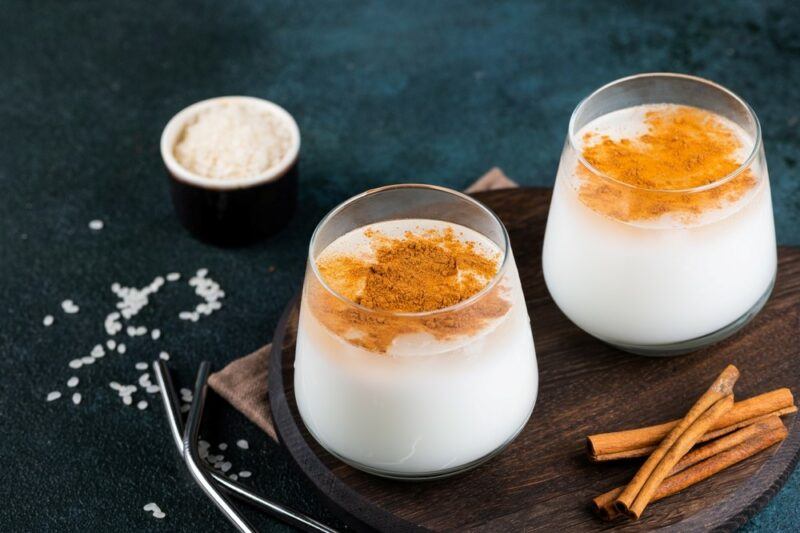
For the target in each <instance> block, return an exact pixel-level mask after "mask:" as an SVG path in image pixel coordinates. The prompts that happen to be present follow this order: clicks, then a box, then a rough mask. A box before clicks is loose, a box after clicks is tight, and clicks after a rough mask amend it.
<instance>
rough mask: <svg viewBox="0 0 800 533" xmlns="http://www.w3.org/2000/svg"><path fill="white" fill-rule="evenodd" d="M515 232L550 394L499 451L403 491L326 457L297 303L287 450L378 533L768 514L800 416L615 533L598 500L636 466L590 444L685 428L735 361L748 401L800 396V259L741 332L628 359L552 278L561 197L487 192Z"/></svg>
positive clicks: (666, 522) (286, 335)
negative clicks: (564, 303)
mask: <svg viewBox="0 0 800 533" xmlns="http://www.w3.org/2000/svg"><path fill="white" fill-rule="evenodd" d="M476 197H477V198H479V199H480V200H481V201H483V202H485V203H486V204H487V205H489V206H490V207H491V208H492V209H494V210H495V211H496V212H497V214H498V215H499V216H500V218H501V219H502V220H503V222H504V223H505V224H506V226H507V227H508V231H509V234H510V235H511V242H512V247H513V249H514V255H515V257H516V260H517V264H518V266H519V271H520V274H521V277H522V285H523V288H524V291H525V296H526V300H527V304H528V310H529V312H530V315H531V320H532V327H533V333H534V339H535V343H536V352H537V357H538V362H539V373H540V389H539V397H538V400H537V403H536V407H535V408H534V411H533V416H532V417H531V420H530V421H529V422H528V424H527V426H526V427H525V429H524V430H523V432H522V433H521V434H520V436H519V437H517V439H516V440H515V441H514V442H513V443H512V444H511V445H510V446H509V447H508V448H507V449H506V450H504V451H503V452H502V453H501V454H499V455H498V456H497V457H495V458H493V459H492V460H490V461H488V462H487V463H484V464H483V465H481V466H480V467H478V468H476V469H474V470H472V471H470V472H467V473H465V474H463V475H460V476H456V477H453V478H449V479H444V480H439V481H431V482H416V483H415V482H397V481H389V480H384V479H380V478H377V477H374V476H370V475H368V474H364V473H361V472H359V471H357V470H355V469H353V468H351V467H349V466H347V465H345V464H343V463H341V462H340V461H338V460H336V459H335V458H333V457H332V456H331V455H330V454H328V453H326V452H325V451H324V450H323V449H322V448H321V447H320V446H319V445H318V444H317V443H316V442H315V441H314V440H313V439H312V438H311V437H310V436H309V434H308V432H307V431H306V429H305V426H304V425H303V422H302V421H301V419H300V417H299V415H298V412H297V406H296V404H295V400H294V393H293V363H294V340H295V333H296V327H297V302H296V301H294V302H292V303H291V304H290V305H289V307H288V308H287V311H286V313H285V314H284V317H283V319H282V320H281V323H280V324H279V326H278V330H277V332H276V334H275V338H274V344H273V346H274V349H273V350H272V355H271V361H270V365H271V367H270V377H269V398H270V403H271V408H272V414H273V417H274V421H275V426H276V429H277V432H278V435H279V436H280V439H281V442H282V443H283V444H284V446H286V448H287V450H288V451H289V453H290V454H291V456H292V458H293V459H294V460H295V461H296V462H297V464H298V466H299V467H300V469H301V470H302V471H303V473H304V474H305V475H306V476H308V478H309V479H310V480H311V481H312V483H313V484H314V485H315V486H316V487H317V488H318V489H319V491H320V493H321V494H322V495H323V496H324V497H325V498H326V500H327V501H328V503H329V504H330V505H331V507H332V508H333V509H334V511H337V512H338V513H339V514H341V516H342V517H343V519H344V520H345V521H346V522H347V523H348V524H350V525H352V526H354V527H355V528H357V529H364V530H368V529H377V530H381V531H411V530H421V529H430V530H458V531H464V530H470V529H476V530H477V529H480V530H482V531H520V530H525V531H558V530H561V531H592V530H604V529H618V530H622V531H639V530H648V529H652V528H654V527H667V528H668V529H671V530H675V531H682V532H683V531H694V530H698V531H699V530H704V531H705V530H708V529H714V528H717V529H722V530H734V529H736V528H737V527H738V526H740V525H741V524H743V523H744V522H746V521H747V520H748V519H749V518H750V517H751V516H753V515H754V514H755V513H756V512H758V511H759V510H760V509H761V508H762V507H763V506H764V504H765V503H766V502H767V501H768V500H769V499H770V498H771V497H772V496H773V495H774V494H775V493H776V492H777V491H778V490H779V489H780V487H781V486H782V485H783V483H784V482H785V481H786V478H787V477H788V476H789V474H790V473H791V472H792V470H793V469H794V467H795V465H796V463H797V460H798V456H799V455H800V454H799V453H798V451H799V450H800V428H799V427H798V424H796V423H795V416H794V415H790V416H788V417H784V423H785V424H786V425H787V427H788V428H789V437H788V438H787V439H786V440H785V441H784V442H783V443H782V444H781V445H780V446H777V447H773V448H770V449H769V450H767V451H765V452H762V453H761V454H759V455H758V456H755V457H752V458H750V459H749V460H747V461H745V462H743V463H740V464H739V465H737V466H734V467H732V468H730V469H728V470H726V471H724V472H722V473H720V474H717V475H716V476H713V477H712V478H710V479H708V480H706V481H704V482H702V483H700V484H698V485H695V486H694V487H691V488H689V489H687V490H685V491H684V492H682V493H679V494H677V495H675V496H672V497H670V498H667V499H664V500H662V501H659V502H656V503H653V504H652V505H650V506H649V507H648V509H647V512H646V513H645V516H644V517H643V518H642V519H641V520H639V521H638V522H629V521H622V522H614V523H611V524H607V523H604V522H602V521H600V520H598V519H597V518H595V517H594V516H593V515H592V513H591V512H590V511H589V509H588V506H587V504H588V502H589V500H590V499H591V498H592V497H594V496H596V495H597V494H599V493H601V492H604V491H605V490H608V489H610V488H612V487H616V486H618V485H621V484H624V483H625V482H626V481H627V480H628V479H629V478H630V476H631V475H632V473H633V472H634V471H635V470H636V467H637V465H638V464H639V463H638V462H636V461H619V462H613V463H605V464H599V465H598V464H592V463H590V462H589V461H588V460H587V459H586V456H585V453H584V443H585V437H586V435H589V434H591V433H598V432H604V431H612V430H618V429H626V428H630V427H636V426H642V425H648V424H654V423H658V422H663V421H665V420H670V419H674V418H680V417H681V416H683V414H685V411H686V410H687V409H688V407H689V406H690V405H691V404H692V403H693V402H694V401H695V400H696V398H698V397H699V395H700V394H701V393H702V392H703V391H704V390H705V389H706V388H707V387H708V384H709V383H710V382H711V381H712V380H713V379H714V378H715V377H716V376H717V374H718V373H719V372H720V371H721V370H722V369H723V368H724V367H725V365H726V364H727V363H733V364H735V365H737V366H738V367H739V369H740V371H741V374H742V375H741V378H740V379H739V382H738V383H737V385H736V395H737V397H738V398H746V397H749V396H752V395H755V394H758V393H761V392H766V391H768V390H772V389H775V388H778V387H790V388H792V390H793V391H794V392H798V391H800V343H798V341H797V338H798V334H800V250H798V249H795V248H786V247H784V248H781V249H780V252H779V256H780V266H779V269H778V279H777V284H776V286H775V290H774V292H773V295H772V298H771V299H770V301H769V302H768V304H767V305H766V307H765V308H764V310H763V311H762V312H761V314H760V315H759V316H758V317H756V319H755V320H754V321H753V322H752V323H751V324H749V325H748V326H747V327H746V328H745V329H744V330H743V331H742V332H741V333H739V334H738V335H736V336H734V337H733V338H732V339H729V340H727V341H725V342H722V343H720V344H718V345H716V346H713V347H712V348H710V349H707V350H704V351H700V352H696V353H693V354H690V355H686V356H681V357H675V358H663V359H662V358H646V357H639V356H634V355H629V354H625V353H623V352H620V351H618V350H616V349H614V348H612V347H610V346H607V345H605V344H603V343H601V342H599V341H597V340H595V339H593V338H592V337H590V336H589V335H587V334H586V333H583V332H582V331H581V330H579V329H578V328H577V327H576V326H574V325H573V324H572V323H571V322H569V320H567V318H566V317H565V316H564V315H563V314H561V312H560V311H559V310H558V308H557V307H556V306H555V304H554V303H553V301H552V300H551V299H550V297H549V295H548V293H547V289H546V288H545V285H544V280H543V279H542V273H541V265H540V257H541V247H542V237H543V233H544V227H545V221H546V219H547V208H548V204H549V199H550V191H549V190H547V189H515V190H501V191H491V192H486V193H480V194H477V195H476Z"/></svg>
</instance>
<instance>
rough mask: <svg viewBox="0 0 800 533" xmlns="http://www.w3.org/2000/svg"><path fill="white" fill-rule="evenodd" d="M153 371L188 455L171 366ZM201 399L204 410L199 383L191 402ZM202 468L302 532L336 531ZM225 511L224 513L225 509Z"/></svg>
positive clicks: (225, 486)
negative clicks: (170, 371)
mask: <svg viewBox="0 0 800 533" xmlns="http://www.w3.org/2000/svg"><path fill="white" fill-rule="evenodd" d="M153 370H154V373H155V375H156V380H157V381H158V386H159V389H160V391H161V399H162V400H163V401H164V408H165V411H166V413H167V421H168V422H169V427H170V432H171V433H172V438H173V440H174V441H175V446H176V447H177V449H178V452H179V453H180V454H181V455H182V456H185V453H186V450H185V446H184V430H183V422H182V419H181V414H180V404H179V402H178V395H177V394H176V393H175V386H174V385H173V383H172V377H171V376H170V373H169V368H168V367H167V365H166V363H164V362H163V361H155V362H154V363H153ZM201 371H202V366H201ZM207 375H208V372H207V371H206V373H205V375H204V376H202V377H203V380H202V382H203V389H204V388H205V381H206V379H207ZM200 378H201V373H198V381H197V385H200V381H201V380H200ZM203 392H204V393H205V389H204V390H203ZM201 396H202V397H201ZM198 401H200V402H201V404H200V409H201V410H202V407H203V406H202V403H203V402H205V394H203V395H201V394H199V387H198V386H196V390H195V393H194V399H193V402H192V404H193V405H194V404H195V403H196V402H198ZM201 414H202V413H201ZM192 442H194V443H196V442H197V436H196V435H195V436H194V437H193V439H192ZM198 463H199V461H198ZM201 468H202V469H203V470H204V471H205V473H206V474H207V475H208V476H210V477H211V478H213V480H214V481H215V482H216V483H218V484H219V485H221V486H222V488H223V489H224V490H225V491H226V492H228V493H229V494H231V495H232V496H235V497H237V498H239V499H240V500H242V501H245V502H247V503H249V504H251V505H254V506H256V507H258V508H260V509H261V510H264V511H266V512H267V513H269V514H270V515H272V516H273V517H275V518H277V519H279V520H282V521H283V522H285V523H287V524H289V525H292V526H294V527H296V528H298V529H300V530H302V531H309V532H321V533H336V530H335V529H331V528H329V527H328V526H326V525H324V524H322V523H320V522H318V521H316V520H314V519H313V518H311V517H308V516H306V515H304V514H303V513H300V512H298V511H295V510H293V509H291V508H289V507H285V506H283V505H281V504H279V503H275V502H272V501H270V500H268V499H267V498H265V497H263V496H261V495H260V494H258V493H255V492H253V491H251V490H250V489H248V488H246V487H245V486H244V485H241V484H240V483H237V482H235V481H232V480H230V479H228V478H227V477H225V476H224V475H222V474H220V473H218V472H216V471H215V470H212V469H210V468H208V467H206V466H202V467H201ZM190 470H191V468H190ZM195 479H196V478H195ZM198 483H200V481H198ZM212 499H213V498H212ZM215 503H216V501H215ZM223 512H225V511H224V509H223ZM226 514H227V513H226ZM237 527H238V525H237Z"/></svg>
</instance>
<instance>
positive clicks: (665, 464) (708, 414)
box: [587, 365, 797, 520]
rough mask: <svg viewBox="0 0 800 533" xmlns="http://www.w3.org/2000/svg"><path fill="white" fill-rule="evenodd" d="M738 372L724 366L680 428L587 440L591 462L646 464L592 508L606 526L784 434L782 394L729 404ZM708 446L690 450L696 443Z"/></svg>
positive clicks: (787, 396)
mask: <svg viewBox="0 0 800 533" xmlns="http://www.w3.org/2000/svg"><path fill="white" fill-rule="evenodd" d="M738 378H739V371H738V370H737V369H736V367H735V366H733V365H729V366H728V367H727V368H725V370H724V371H723V372H722V373H721V374H720V375H719V377H718V378H717V379H716V380H715V381H714V383H713V384H712V385H711V387H709V389H708V390H707V391H706V392H705V393H704V394H703V395H702V396H701V397H700V399H699V400H697V402H695V404H694V405H693V406H692V408H691V409H690V410H689V412H688V413H687V414H686V416H684V417H683V418H682V419H681V420H673V421H671V422H665V423H663V424H659V425H656V426H649V427H644V428H639V429H632V430H626V431H617V432H613V433H601V434H597V435H591V436H589V437H588V438H587V451H588V454H589V458H590V459H591V460H592V461H595V462H603V461H610V460H614V459H626V458H633V457H644V456H647V459H646V460H645V462H644V464H643V465H642V466H641V467H640V468H639V471H638V472H637V473H636V475H635V476H634V477H633V479H632V480H631V481H630V482H629V483H628V484H627V485H626V486H623V487H617V488H615V489H612V490H610V491H608V492H606V493H604V494H601V495H600V496H597V497H596V498H594V499H593V500H592V507H593V509H594V510H595V512H597V514H599V515H600V517H602V518H604V519H606V520H612V519H614V518H616V517H618V516H623V515H624V516H628V517H630V518H633V519H638V518H639V517H641V515H642V513H643V512H644V509H645V507H647V505H648V504H649V503H650V502H652V501H655V500H659V499H661V498H665V497H667V496H670V495H672V494H675V493H676V492H678V491H681V490H683V489H685V488H686V487H689V486H691V485H694V484H696V483H699V482H700V481H702V480H704V479H707V478H709V477H711V476H712V475H714V474H716V473H717V472H719V471H721V470H724V469H725V468H728V467H729V466H731V465H734V464H736V463H738V462H741V461H743V460H745V459H747V458H748V457H750V456H752V455H755V454H757V453H758V452H760V451H762V450H765V449H767V448H769V447H770V446H772V445H774V444H776V443H778V442H781V441H782V440H783V439H785V438H786V436H787V431H786V428H785V426H784V425H783V422H782V421H781V419H780V417H781V416H783V415H785V414H789V413H794V412H796V411H797V407H796V406H795V405H794V398H793V396H792V393H791V391H790V390H789V389H777V390H774V391H771V392H767V393H765V394H761V395H759V396H754V397H752V398H748V399H747V400H743V401H740V402H734V399H733V386H734V384H735V383H736V380H737V379H738ZM703 442H708V444H706V445H704V446H702V447H698V448H694V449H693V447H694V446H695V445H696V444H698V443H703Z"/></svg>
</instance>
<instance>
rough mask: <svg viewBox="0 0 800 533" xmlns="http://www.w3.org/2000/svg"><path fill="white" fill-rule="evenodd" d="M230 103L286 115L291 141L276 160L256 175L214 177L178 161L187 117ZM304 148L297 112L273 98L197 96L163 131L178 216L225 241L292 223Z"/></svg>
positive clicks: (196, 231)
mask: <svg viewBox="0 0 800 533" xmlns="http://www.w3.org/2000/svg"><path fill="white" fill-rule="evenodd" d="M225 103H244V104H247V105H253V106H257V107H260V108H262V109H265V110H267V111H269V112H271V113H272V114H273V115H275V116H277V117H279V118H280V119H281V120H284V121H285V123H286V126H287V127H288V129H289V132H290V136H291V142H292V144H291V146H290V148H289V150H288V151H287V153H286V154H285V155H284V157H283V159H281V161H280V162H279V163H278V164H277V165H275V166H273V167H271V168H270V169H269V170H268V171H266V172H264V173H263V174H261V175H258V176H254V177H249V178H237V179H215V178H207V177H204V176H200V175H198V174H195V173H193V172H191V171H189V170H188V169H186V168H185V167H183V166H182V165H181V164H180V163H178V161H177V160H176V159H175V156H174V153H173V150H174V147H175V143H176V142H177V141H178V137H179V135H180V134H181V132H182V131H183V128H184V126H185V124H186V123H187V121H189V120H190V119H192V118H193V117H194V116H196V115H197V114H198V113H199V112H201V111H203V110H204V109H207V108H209V107H213V106H216V105H219V104H225ZM299 153H300V130H299V128H298V127H297V123H296V122H295V120H294V118H292V116H291V115H290V114H289V113H288V112H287V111H286V110H285V109H283V108H282V107H280V106H278V105H276V104H274V103H272V102H269V101H267V100H262V99H260V98H253V97H249V96H223V97H220V98H212V99H210V100H203V101H202V102H197V103H196V104H193V105H191V106H189V107H187V108H186V109H184V110H183V111H181V112H180V113H178V114H177V115H175V116H174V117H173V118H172V119H171V120H170V121H169V123H168V124H167V126H166V127H165V128H164V132H163V133H162V135H161V157H162V158H163V159H164V164H165V165H166V167H167V173H168V174H169V178H170V194H171V196H172V204H173V206H174V207H175V212H176V213H177V215H178V219H179V220H180V221H181V223H182V224H183V225H184V227H186V229H188V230H189V232H191V233H192V235H194V236H195V237H197V238H198V239H200V240H202V241H205V242H209V243H212V244H217V245H222V246H236V245H243V244H249V243H253V242H255V241H257V240H259V239H262V238H265V237H268V236H270V235H272V234H274V233H275V232H277V231H278V230H280V229H281V228H283V227H284V226H285V225H286V224H287V223H288V221H289V219H290V218H291V217H292V215H293V214H294V211H295V206H296V205H297V180H298V170H297V166H298V159H299Z"/></svg>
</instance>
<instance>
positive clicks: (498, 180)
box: [208, 167, 518, 442]
mask: <svg viewBox="0 0 800 533" xmlns="http://www.w3.org/2000/svg"><path fill="white" fill-rule="evenodd" d="M514 187H518V185H517V183H516V182H514V181H513V180H511V179H509V178H508V177H506V175H505V174H503V171H502V170H500V169H499V168H497V167H495V168H493V169H491V170H490V171H489V172H487V173H486V174H484V175H483V176H482V177H481V178H480V179H479V180H478V181H476V182H475V183H473V184H472V185H470V186H469V187H468V188H467V190H466V192H478V191H493V190H495V189H511V188H514ZM270 346H271V344H267V345H265V346H262V347H261V348H259V349H258V350H256V351H255V352H253V353H251V354H250V355H245V356H244V357H240V358H239V359H236V360H234V361H233V362H232V363H230V364H229V365H228V366H226V367H225V368H223V369H222V370H220V371H219V372H214V373H213V374H211V376H210V377H209V378H208V384H209V385H210V386H211V388H212V389H214V391H215V392H216V393H217V394H219V395H220V396H222V397H223V398H225V400H227V401H228V403H230V404H231V405H232V406H233V407H234V408H235V409H236V410H237V411H239V412H240V413H242V414H243V415H244V416H246V417H247V418H248V419H250V421H251V422H253V423H254V424H255V425H257V426H258V427H260V428H261V429H263V430H264V431H265V432H266V434H267V435H269V436H270V437H271V438H272V439H273V440H274V441H276V442H277V441H278V435H277V434H276V433H275V428H274V427H273V425H272V415H271V414H270V411H269V397H268V394H267V375H268V373H269V351H270Z"/></svg>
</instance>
